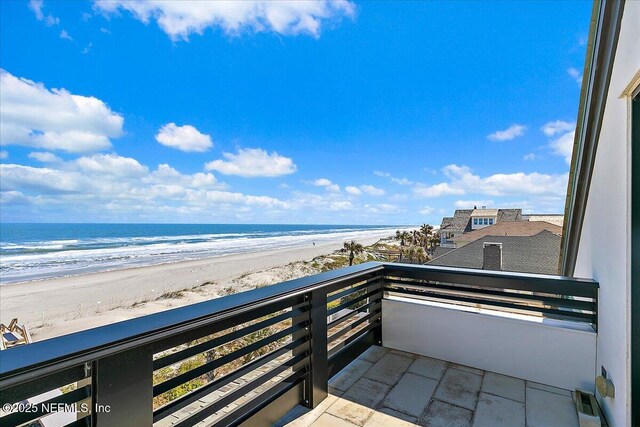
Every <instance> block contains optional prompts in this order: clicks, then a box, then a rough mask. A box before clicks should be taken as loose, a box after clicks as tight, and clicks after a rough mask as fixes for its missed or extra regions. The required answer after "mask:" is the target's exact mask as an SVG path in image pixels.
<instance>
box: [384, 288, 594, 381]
mask: <svg viewBox="0 0 640 427" xmlns="http://www.w3.org/2000/svg"><path fill="white" fill-rule="evenodd" d="M382 318H383V319H384V321H383V322H382V345H384V346H385V347H389V348H395V349H398V350H403V351H409V352H411V353H415V354H421V355H424V356H429V357H435V358H438V359H443V360H448V361H451V362H455V363H460V364H463V365H467V366H472V367H475V368H480V369H485V370H488V371H492V372H497V373H500V374H504V375H509V376H512V377H516V378H523V379H526V380H530V381H535V382H539V383H543V384H548V385H552V386H556V387H561V388H564V389H568V390H573V389H575V388H582V389H590V390H593V388H594V376H593V371H594V369H595V359H596V354H595V353H596V334H595V332H593V331H588V330H585V328H584V327H583V328H582V329H569V328H564V327H560V326H557V325H549V324H545V323H542V322H540V321H532V320H521V319H516V318H509V317H502V316H497V315H491V314H484V313H475V312H469V311H462V310H459V309H456V308H450V307H442V306H438V305H434V304H428V303H423V302H417V301H411V302H408V301H402V300H401V299H384V300H383V301H382Z"/></svg>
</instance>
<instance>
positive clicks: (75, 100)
mask: <svg viewBox="0 0 640 427" xmlns="http://www.w3.org/2000/svg"><path fill="white" fill-rule="evenodd" d="M0 104H1V105H2V116H1V117H0V140H1V143H2V145H11V144H15V145H25V146H29V147H35V148H41V149H45V150H64V151H68V152H76V153H79V152H87V151H99V150H104V149H108V148H110V147H111V138H117V137H119V136H121V135H122V134H123V130H122V124H123V122H124V119H123V118H122V116H121V115H119V114H117V113H114V112H112V111H111V109H109V107H108V106H107V105H106V104H105V103H104V102H103V101H101V100H99V99H97V98H94V97H88V96H80V95H73V94H71V93H69V92H68V91H67V90H65V89H51V90H49V89H47V88H45V87H44V85H42V84H41V83H35V82H33V81H31V80H27V79H23V78H18V77H15V76H13V75H12V74H10V73H8V72H7V71H5V70H0Z"/></svg>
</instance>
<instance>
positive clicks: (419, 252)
mask: <svg viewBox="0 0 640 427" xmlns="http://www.w3.org/2000/svg"><path fill="white" fill-rule="evenodd" d="M415 255H416V261H418V263H420V264H424V263H425V261H426V260H427V254H426V252H425V251H424V249H423V248H421V247H417V248H416V251H415Z"/></svg>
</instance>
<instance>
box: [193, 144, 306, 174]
mask: <svg viewBox="0 0 640 427" xmlns="http://www.w3.org/2000/svg"><path fill="white" fill-rule="evenodd" d="M222 155H223V156H224V157H225V158H226V159H227V160H222V159H218V160H213V161H211V162H209V163H207V164H206V165H205V168H206V169H207V170H216V171H218V172H220V173H223V174H225V175H238V176H243V177H247V178H252V177H274V176H281V175H288V174H291V173H294V172H295V171H296V169H297V167H296V165H295V164H294V163H293V160H291V159H290V158H288V157H284V156H281V155H279V154H278V153H276V152H275V151H274V152H272V153H271V154H268V153H267V152H266V151H265V150H262V149H260V148H245V149H242V148H241V149H239V150H238V153H237V154H233V153H223V154H222Z"/></svg>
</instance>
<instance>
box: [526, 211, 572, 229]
mask: <svg viewBox="0 0 640 427" xmlns="http://www.w3.org/2000/svg"><path fill="white" fill-rule="evenodd" d="M522 219H523V220H524V221H545V222H548V223H550V224H554V225H557V226H559V227H562V226H563V224H564V215H563V214H528V215H522Z"/></svg>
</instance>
